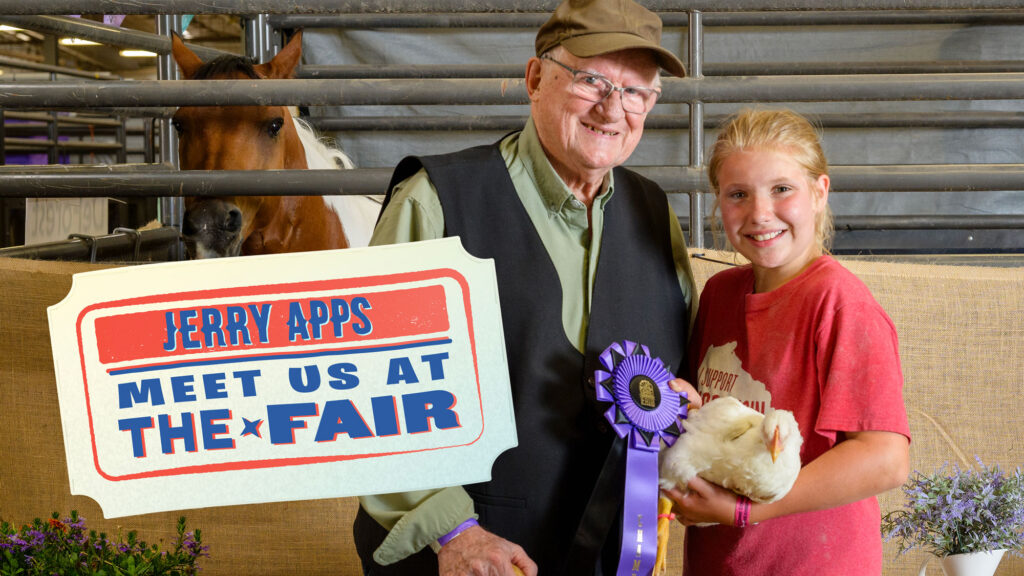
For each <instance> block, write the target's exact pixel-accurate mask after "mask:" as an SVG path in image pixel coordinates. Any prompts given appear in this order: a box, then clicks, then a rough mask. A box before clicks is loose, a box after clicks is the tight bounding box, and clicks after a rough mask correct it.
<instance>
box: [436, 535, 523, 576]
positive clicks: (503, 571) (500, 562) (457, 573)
mask: <svg viewBox="0 0 1024 576" xmlns="http://www.w3.org/2000/svg"><path fill="white" fill-rule="evenodd" d="M437 564H438V568H439V572H440V576H516V571H515V568H516V567H518V568H519V569H520V570H522V573H523V574H525V575H526V576H537V565H536V564H535V563H534V562H533V560H530V557H529V556H527V555H526V551H524V550H523V549H522V547H520V546H519V545H518V544H513V543H512V542H509V541H508V540H505V539H504V538H501V537H499V536H496V535H494V534H491V533H490V532H488V531H486V530H484V529H483V528H481V527H479V526H474V527H472V528H468V529H466V530H464V531H463V532H462V533H461V534H459V535H458V536H456V537H455V539H453V540H451V541H449V542H448V543H447V544H445V545H444V546H442V547H441V550H440V551H439V552H438V553H437Z"/></svg>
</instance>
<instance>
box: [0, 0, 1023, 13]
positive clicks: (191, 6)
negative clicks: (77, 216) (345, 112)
mask: <svg viewBox="0 0 1024 576" xmlns="http://www.w3.org/2000/svg"><path fill="white" fill-rule="evenodd" d="M558 3H559V0H529V1H527V0H517V1H515V2H497V1H495V0H486V1H484V0H377V1H375V2H372V1H367V0H302V1H298V0H296V1H292V2H280V1H278V0H175V1H174V2H167V3H160V2H150V1H142V0H125V1H122V2H117V3H116V5H112V3H111V2H110V1H109V0H76V2H75V4H74V9H75V11H77V12H81V13H85V14H103V13H108V12H111V13H112V12H116V13H118V14H338V13H342V14H344V13H353V14H365V13H381V12H389V13H430V12H552V11H553V10H554V9H555V7H556V6H558ZM645 6H647V8H649V9H650V10H653V11H655V12H667V11H689V10H700V11H703V12H750V11H820V10H821V0H648V1H647V2H645ZM1019 7H1020V2H1019V0H915V2H914V8H915V9H919V10H1002V9H1013V8H1019ZM829 8H830V9H831V10H835V11H848V10H906V9H907V1H906V0H833V1H832V2H831V3H830V6H829ZM67 12H68V3H67V0H35V1H33V2H23V1H21V0H0V14H58V15H59V14H66V13H67Z"/></svg>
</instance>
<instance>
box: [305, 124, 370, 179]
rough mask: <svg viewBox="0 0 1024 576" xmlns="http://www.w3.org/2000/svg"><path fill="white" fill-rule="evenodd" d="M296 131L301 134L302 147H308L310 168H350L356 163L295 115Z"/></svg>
mask: <svg viewBox="0 0 1024 576" xmlns="http://www.w3.org/2000/svg"><path fill="white" fill-rule="evenodd" d="M292 120H294V121H295V131H296V132H298V134H299V140H300V141H302V147H303V148H305V149H306V164H308V165H309V168H310V170H332V169H338V168H344V169H350V168H355V167H356V165H355V163H354V162H352V159H351V158H349V157H348V155H346V154H345V153H344V152H342V151H341V150H338V149H337V148H333V147H331V146H329V145H328V144H327V142H325V141H324V139H323V138H321V137H320V136H319V135H317V133H316V129H314V128H313V127H312V126H310V124H309V123H308V122H306V121H305V120H303V119H301V118H299V117H297V116H293V117H292Z"/></svg>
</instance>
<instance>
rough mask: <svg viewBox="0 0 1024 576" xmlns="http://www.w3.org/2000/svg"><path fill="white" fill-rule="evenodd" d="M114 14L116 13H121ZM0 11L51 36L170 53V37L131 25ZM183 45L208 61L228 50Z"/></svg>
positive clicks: (10, 20)
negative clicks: (132, 27)
mask: <svg viewBox="0 0 1024 576" xmlns="http://www.w3.org/2000/svg"><path fill="white" fill-rule="evenodd" d="M27 4H28V5H30V6H31V5H32V3H31V2H28V3H27ZM75 6H78V4H77V3H76V4H75ZM109 8H110V6H107V9H109ZM76 10H77V8H76ZM41 13H42V12H31V14H41ZM64 13H67V10H65V11H64ZM99 13H104V11H100V12H99ZM106 13H109V12H106ZM117 13H118V14H120V13H121V12H117ZM0 14H2V15H0V22H3V23H4V24H10V25H12V26H17V27H18V28H24V29H26V30H34V31H36V32H43V33H46V34H53V35H54V36H74V37H76V38H81V39H83V40H92V41H93V42H99V43H100V44H109V45H113V46H123V47H127V48H139V49H141V50H149V51H150V52H156V53H157V54H170V53H171V39H170V37H168V36H163V35H160V34H153V33H151V32H142V31H139V30H132V29H131V28H121V27H119V26H109V25H107V24H103V23H101V22H94V21H92V20H86V19H84V18H69V17H66V16H18V15H15V13H14V12H8V11H6V10H5V11H0ZM186 46H188V47H189V48H191V49H192V51H194V52H195V53H196V55H198V56H199V57H200V58H201V59H203V60H209V59H212V58H216V57H217V56H221V55H223V54H229V52H225V51H223V50H217V49H215V48H208V47H206V46H199V45H197V44H191V43H187V42H186ZM82 74H86V73H85V72H82V71H79V74H78V75H82Z"/></svg>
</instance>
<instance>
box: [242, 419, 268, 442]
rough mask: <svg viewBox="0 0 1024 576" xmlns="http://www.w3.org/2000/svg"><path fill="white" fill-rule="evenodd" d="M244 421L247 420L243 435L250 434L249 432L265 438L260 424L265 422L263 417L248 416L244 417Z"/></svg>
mask: <svg viewBox="0 0 1024 576" xmlns="http://www.w3.org/2000/svg"><path fill="white" fill-rule="evenodd" d="M242 422H245V429H244V430H242V436H248V435H249V434H252V435H253V436H256V437H257V438H263V435H262V434H260V424H263V420H262V419H259V420H249V419H248V418H242Z"/></svg>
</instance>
